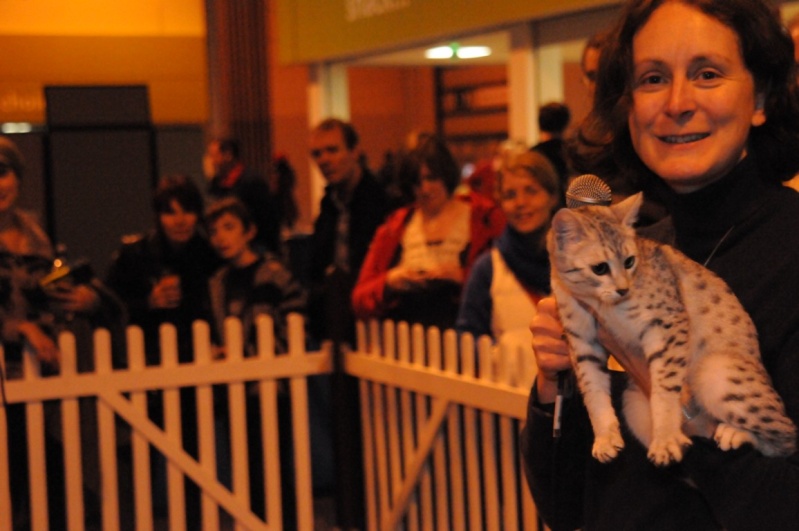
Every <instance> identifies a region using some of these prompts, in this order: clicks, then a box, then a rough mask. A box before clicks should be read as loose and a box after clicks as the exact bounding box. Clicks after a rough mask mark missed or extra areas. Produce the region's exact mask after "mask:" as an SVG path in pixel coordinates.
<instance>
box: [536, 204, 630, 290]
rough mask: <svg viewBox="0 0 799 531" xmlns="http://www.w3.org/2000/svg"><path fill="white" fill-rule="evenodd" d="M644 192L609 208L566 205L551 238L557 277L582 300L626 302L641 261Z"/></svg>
mask: <svg viewBox="0 0 799 531" xmlns="http://www.w3.org/2000/svg"><path fill="white" fill-rule="evenodd" d="M642 202H643V194H641V193H638V194H636V195H633V196H631V197H629V198H627V199H625V200H624V201H621V202H620V203H618V204H616V205H612V206H609V207H603V206H585V207H579V208H574V209H569V208H562V209H560V210H559V211H558V212H557V213H556V214H555V216H554V217H553V218H552V226H551V228H550V231H549V235H548V238H547V246H548V249H549V255H550V261H551V263H552V273H553V276H555V275H557V278H558V279H559V280H560V281H561V283H562V284H563V285H564V286H565V287H566V288H568V289H569V291H570V292H571V293H572V294H573V295H574V296H575V297H577V298H593V299H597V300H599V301H601V302H603V303H606V304H614V303H616V302H619V301H621V300H623V299H624V298H625V297H626V296H627V293H628V292H629V289H630V287H631V286H632V281H631V279H632V276H633V275H634V274H635V270H636V267H637V265H638V264H637V262H638V247H637V245H636V242H635V230H634V229H633V224H634V223H635V221H636V220H637V218H638V210H639V208H640V207H641V203H642Z"/></svg>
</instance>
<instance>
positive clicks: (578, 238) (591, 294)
mask: <svg viewBox="0 0 799 531" xmlns="http://www.w3.org/2000/svg"><path fill="white" fill-rule="evenodd" d="M641 202H642V196H641V194H638V195H635V196H632V197H630V198H628V199H626V200H624V201H622V202H621V203H619V204H617V205H613V206H610V207H596V206H588V207H581V208H576V209H561V210H560V211H559V212H558V213H557V214H556V215H555V217H554V219H553V220H552V228H551V230H550V232H549V237H548V248H549V253H550V257H551V262H552V291H553V294H554V295H555V298H556V299H557V303H558V310H559V313H560V317H561V321H562V322H563V326H564V329H565V334H566V337H567V339H568V341H569V345H570V348H571V352H572V365H573V367H574V371H575V374H576V377H577V384H578V387H579V389H580V392H581V393H582V395H583V399H584V402H585V405H586V408H587V410H588V414H589V417H590V419H591V425H592V427H593V430H594V445H593V449H592V453H593V456H594V457H595V458H596V459H598V460H599V461H602V462H608V461H611V460H612V459H614V458H615V457H616V456H617V455H618V452H619V451H620V450H621V449H622V448H623V447H624V441H623V440H622V437H621V434H620V431H619V421H618V418H617V417H616V414H615V412H614V409H613V406H612V405H611V400H610V377H609V374H608V369H607V358H608V354H607V351H606V350H605V348H604V347H603V345H602V343H601V341H602V342H605V343H606V344H611V343H610V342H612V344H614V345H615V347H614V348H621V349H624V352H625V353H626V354H627V355H628V356H643V357H644V359H645V360H646V362H647V365H648V367H649V376H650V379H651V392H650V393H649V397H648V399H647V394H646V393H644V392H643V391H642V390H640V389H637V388H635V386H634V385H631V388H630V389H628V391H627V392H625V396H624V416H625V418H626V419H627V423H628V425H629V426H630V428H631V430H632V431H633V433H634V434H635V435H636V437H637V438H638V439H639V440H641V441H642V442H643V443H644V445H645V446H647V448H648V453H647V455H648V457H649V459H650V460H651V461H652V462H653V463H655V464H657V465H667V464H669V463H672V462H676V461H680V460H681V459H682V455H683V454H682V453H683V449H684V447H686V446H688V445H690V444H691V440H690V439H689V438H688V437H686V436H685V434H684V433H683V432H682V430H681V425H682V422H683V414H684V411H685V410H684V409H683V408H682V405H681V393H682V392H686V389H685V387H686V384H687V389H688V390H690V393H691V400H692V403H693V404H695V405H696V406H697V407H698V408H699V409H701V410H704V411H706V412H707V413H709V414H710V415H711V416H712V417H714V418H715V419H716V420H717V421H718V422H719V424H718V428H717V429H716V432H715V435H714V438H715V440H716V442H717V443H718V444H719V446H720V447H721V448H723V449H725V450H728V449H731V448H737V447H738V446H740V445H741V444H744V443H747V442H748V443H751V444H753V445H754V446H755V447H756V448H757V449H758V450H760V451H761V452H762V453H763V454H765V455H768V456H785V455H789V454H791V453H793V452H794V451H795V449H796V426H794V424H793V423H792V422H791V420H790V419H789V418H788V417H787V416H786V415H785V408H784V406H783V403H782V400H781V399H780V397H779V395H778V394H777V392H776V391H775V390H774V389H773V387H772V385H771V381H770V378H769V376H768V374H767V373H766V370H765V369H764V367H763V365H762V362H761V359H760V351H759V347H758V342H757V332H756V330H755V327H754V324H753V323H752V320H751V319H750V318H749V315H748V314H747V313H746V311H745V310H744V309H743V307H742V306H741V304H740V302H739V301H738V299H737V298H736V297H735V295H734V294H733V293H732V291H731V290H730V289H729V287H728V286H727V285H726V284H725V283H724V281H723V280H721V279H720V278H719V277H718V276H716V275H715V274H713V273H712V272H710V271H709V270H708V269H706V268H704V267H702V266H701V265H699V264H697V263H696V262H694V261H692V260H690V259H689V258H687V257H686V256H685V255H683V254H682V253H680V252H679V251H677V250H675V249H674V248H672V247H670V246H668V245H663V244H660V243H657V242H654V241H652V240H648V239H644V238H641V237H638V236H637V235H636V233H635V231H634V230H633V223H634V222H635V220H636V219H637V216H638V209H639V208H640V206H641ZM606 339H607V341H606ZM600 340H601V341H600ZM642 412H643V414H641V413H642Z"/></svg>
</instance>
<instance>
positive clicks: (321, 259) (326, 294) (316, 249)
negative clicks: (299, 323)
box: [308, 170, 388, 339]
mask: <svg viewBox="0 0 799 531" xmlns="http://www.w3.org/2000/svg"><path fill="white" fill-rule="evenodd" d="M332 193H333V192H332V190H331V189H330V187H328V188H327V190H326V191H325V195H324V197H322V203H321V207H320V210H319V216H318V217H317V218H316V221H315V222H314V232H313V236H312V237H311V265H310V271H309V282H310V293H309V303H308V313H309V320H310V323H309V324H310V326H311V332H312V333H313V334H314V335H315V336H316V337H317V338H318V339H326V338H331V337H333V335H334V334H335V333H336V332H337V331H340V330H338V329H339V327H344V328H345V330H344V332H345V336H346V337H345V338H346V339H351V338H352V336H353V333H354V330H352V327H353V326H354V319H353V317H352V312H351V311H349V308H350V303H349V301H350V292H351V291H352V287H353V285H354V284H355V279H357V278H358V273H359V272H360V270H361V264H363V260H364V258H365V257H366V252H367V251H368V250H369V244H370V243H371V242H372V237H373V236H374V233H375V231H376V230H377V227H379V226H380V224H381V223H383V220H384V219H385V217H386V214H387V210H388V201H387V198H386V193H385V190H384V189H383V187H382V186H381V185H380V184H379V183H378V182H377V179H375V177H374V175H372V174H371V173H370V172H368V171H365V170H364V172H363V176H362V177H361V180H360V182H359V183H358V184H357V186H356V187H355V189H354V190H353V191H352V197H351V199H350V203H349V208H350V223H349V230H350V234H349V271H348V272H340V271H332V270H331V269H330V267H331V266H332V264H333V258H334V252H335V242H336V225H337V223H338V218H339V210H338V208H337V207H336V205H335V203H334V201H333V199H332V198H331V194H332ZM329 318H334V319H339V318H341V319H342V322H341V323H337V324H333V323H331V321H330V319H329ZM326 321H327V322H326Z"/></svg>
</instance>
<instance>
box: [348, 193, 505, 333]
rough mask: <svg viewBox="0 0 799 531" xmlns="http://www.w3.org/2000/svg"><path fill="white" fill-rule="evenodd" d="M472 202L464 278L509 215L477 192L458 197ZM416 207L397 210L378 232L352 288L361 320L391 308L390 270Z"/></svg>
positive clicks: (397, 258)
mask: <svg viewBox="0 0 799 531" xmlns="http://www.w3.org/2000/svg"><path fill="white" fill-rule="evenodd" d="M458 199H461V200H463V201H467V202H469V203H470V204H471V217H470V221H469V224H470V231H469V232H470V235H469V250H468V253H467V256H466V263H465V264H464V279H466V278H468V277H469V270H470V269H471V267H472V264H473V263H474V261H475V259H476V258H477V257H478V256H479V255H480V253H482V252H483V251H485V250H486V249H488V248H489V247H490V246H491V242H492V241H493V239H494V238H496V237H497V236H499V235H500V233H502V230H503V229H504V228H505V216H504V214H503V213H502V211H501V210H500V209H499V207H498V206H497V205H496V204H495V203H494V202H493V201H491V200H489V199H487V198H485V197H483V196H481V195H478V194H475V193H469V194H468V195H464V196H458ZM415 210H416V207H415V206H409V207H403V208H400V209H397V210H396V211H394V212H393V213H392V214H391V215H390V216H389V217H388V218H387V219H386V221H385V223H383V225H381V226H380V227H379V228H378V229H377V232H376V233H375V236H374V238H373V239H372V243H371V245H370V246H369V252H368V253H367V254H366V259H365V260H364V262H363V266H362V267H361V273H360V275H359V276H358V281H357V282H356V284H355V288H354V289H353V291H352V308H353V310H354V312H355V317H356V318H358V319H371V318H380V317H382V315H383V314H384V312H385V310H386V309H387V306H386V301H385V298H384V294H385V287H386V275H387V273H388V270H389V269H391V268H392V267H393V266H394V265H396V264H397V262H399V258H400V256H399V253H398V250H399V247H400V243H401V242H402V237H403V235H404V234H405V227H406V225H407V223H408V221H410V218H411V214H413V212H414V211H415Z"/></svg>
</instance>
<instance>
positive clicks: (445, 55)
mask: <svg viewBox="0 0 799 531" xmlns="http://www.w3.org/2000/svg"><path fill="white" fill-rule="evenodd" d="M454 55H455V50H454V49H453V48H452V47H451V46H436V47H435V48H428V49H427V50H425V52H424V56H425V57H427V58H428V59H451V58H452V57H453V56H454Z"/></svg>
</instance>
